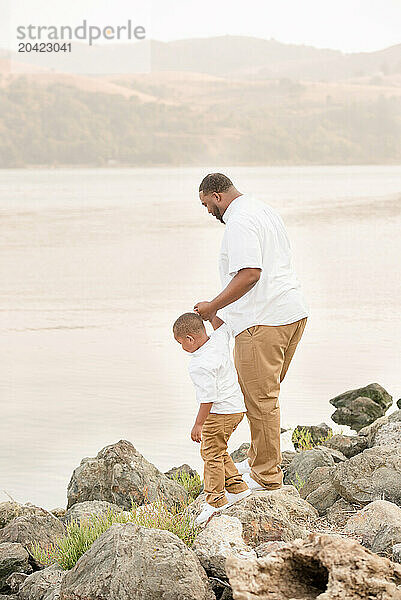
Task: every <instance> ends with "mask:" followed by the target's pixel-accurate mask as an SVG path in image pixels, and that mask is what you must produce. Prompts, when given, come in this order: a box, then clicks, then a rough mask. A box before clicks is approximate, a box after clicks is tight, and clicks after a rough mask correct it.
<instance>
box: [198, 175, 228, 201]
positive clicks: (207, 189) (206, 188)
mask: <svg viewBox="0 0 401 600" xmlns="http://www.w3.org/2000/svg"><path fill="white" fill-rule="evenodd" d="M231 187H233V182H232V181H231V179H229V178H228V177H227V176H226V175H223V173H209V175H206V177H204V178H203V179H202V181H201V184H200V186H199V191H200V192H203V193H204V194H205V196H208V195H209V194H213V192H216V194H222V193H223V192H227V191H228V190H229V189H230V188H231Z"/></svg>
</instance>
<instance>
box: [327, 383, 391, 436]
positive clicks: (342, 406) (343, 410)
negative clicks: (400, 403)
mask: <svg viewBox="0 0 401 600" xmlns="http://www.w3.org/2000/svg"><path fill="white" fill-rule="evenodd" d="M392 403H393V398H392V396H390V394H389V393H388V392H386V390H385V389H384V388H383V387H382V386H381V385H379V384H378V383H370V384H369V385H367V386H365V387H363V388H358V389H356V390H350V391H349V392H344V393H343V394H340V395H339V396H336V397H335V398H332V399H331V400H330V404H332V405H333V406H335V407H336V409H337V410H336V411H335V412H334V413H333V414H332V416H331V418H332V419H333V421H334V422H335V423H338V424H340V425H349V426H350V427H351V429H354V430H355V431H359V430H360V429H362V427H365V426H366V425H369V424H370V423H372V422H373V421H375V420H376V419H377V418H378V417H380V416H382V415H384V413H385V412H386V410H387V409H388V408H389V407H390V406H391V405H392Z"/></svg>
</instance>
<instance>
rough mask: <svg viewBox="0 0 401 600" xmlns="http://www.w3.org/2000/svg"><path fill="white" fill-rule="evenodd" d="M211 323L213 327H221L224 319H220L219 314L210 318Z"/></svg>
mask: <svg viewBox="0 0 401 600" xmlns="http://www.w3.org/2000/svg"><path fill="white" fill-rule="evenodd" d="M210 323H211V325H212V327H213V329H218V328H219V327H221V326H222V325H223V323H224V321H223V320H222V319H220V317H218V316H217V315H214V317H213V318H212V319H210Z"/></svg>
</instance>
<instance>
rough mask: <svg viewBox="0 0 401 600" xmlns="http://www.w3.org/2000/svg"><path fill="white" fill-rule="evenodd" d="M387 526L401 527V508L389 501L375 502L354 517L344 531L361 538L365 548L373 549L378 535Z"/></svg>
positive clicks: (348, 521)
mask: <svg viewBox="0 0 401 600" xmlns="http://www.w3.org/2000/svg"><path fill="white" fill-rule="evenodd" d="M386 525H395V526H396V525H401V508H400V507H399V506H397V505H396V504H393V503H392V502H387V500H375V501H374V502H370V504H368V505H367V506H365V507H364V508H362V509H361V510H359V511H358V512H357V513H355V514H354V515H352V516H351V517H350V518H349V519H348V520H347V522H346V525H345V528H344V529H345V531H346V532H348V533H351V534H354V535H357V536H358V537H360V538H361V543H362V544H363V545H364V546H366V547H367V548H372V545H373V540H374V539H375V537H376V534H377V533H378V532H379V531H380V530H381V529H382V528H383V527H385V526H386ZM400 541H401V540H400Z"/></svg>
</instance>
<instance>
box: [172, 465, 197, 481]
mask: <svg viewBox="0 0 401 600" xmlns="http://www.w3.org/2000/svg"><path fill="white" fill-rule="evenodd" d="M179 473H186V474H187V475H190V476H191V477H196V476H197V475H198V472H197V471H195V469H192V468H191V467H190V466H189V465H187V464H183V465H181V466H179V467H173V468H172V469H170V470H169V471H167V472H166V473H164V474H165V476H166V477H168V478H169V479H174V478H175V477H176V476H177V474H179Z"/></svg>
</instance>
